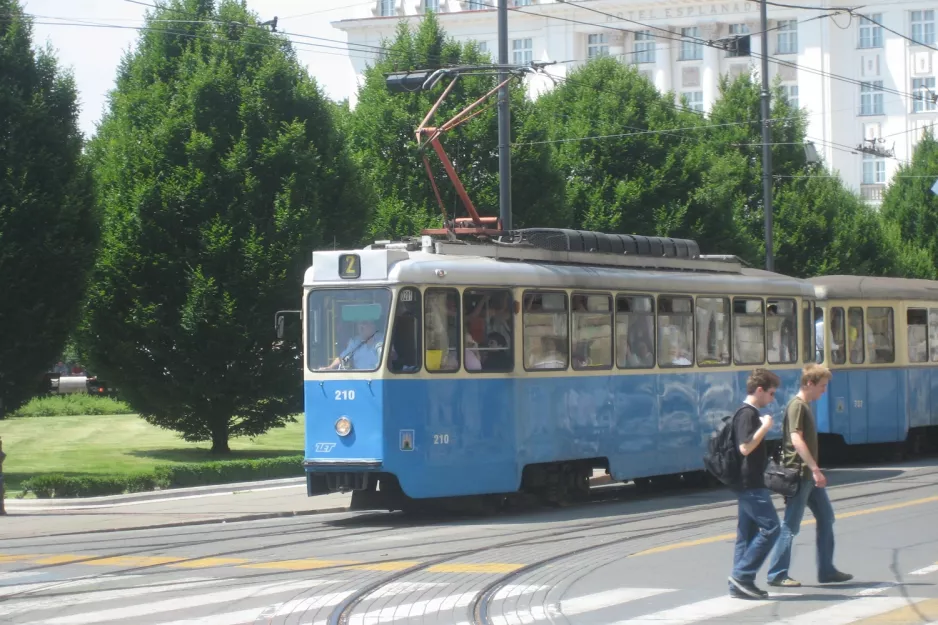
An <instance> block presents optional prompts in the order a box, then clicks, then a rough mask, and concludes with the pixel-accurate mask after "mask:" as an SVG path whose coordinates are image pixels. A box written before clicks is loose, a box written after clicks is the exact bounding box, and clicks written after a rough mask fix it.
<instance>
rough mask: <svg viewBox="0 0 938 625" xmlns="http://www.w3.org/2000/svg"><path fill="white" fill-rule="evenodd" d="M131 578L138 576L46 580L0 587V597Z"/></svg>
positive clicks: (96, 576) (101, 576)
mask: <svg viewBox="0 0 938 625" xmlns="http://www.w3.org/2000/svg"><path fill="white" fill-rule="evenodd" d="M133 577H140V575H120V576H117V575H95V576H92V577H78V578H74V579H67V580H58V579H47V580H46V581H44V582H30V583H28V584H16V585H11V586H0V597H8V596H10V595H18V594H20V593H28V592H32V591H34V590H46V589H49V590H56V591H59V590H62V589H63V588H73V587H75V586H90V585H92V584H103V583H104V582H108V581H113V580H115V579H121V580H125V579H130V578H133ZM16 599H18V597H14V598H13V599H9V601H13V600H16Z"/></svg>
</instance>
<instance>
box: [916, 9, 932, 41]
mask: <svg viewBox="0 0 938 625" xmlns="http://www.w3.org/2000/svg"><path fill="white" fill-rule="evenodd" d="M912 40H913V41H914V42H915V43H920V44H922V45H924V46H931V45H934V44H935V12H934V11H912Z"/></svg>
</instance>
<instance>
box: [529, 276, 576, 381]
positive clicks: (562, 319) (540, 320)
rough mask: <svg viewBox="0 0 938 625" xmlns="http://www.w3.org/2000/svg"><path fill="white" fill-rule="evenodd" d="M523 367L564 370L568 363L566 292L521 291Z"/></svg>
mask: <svg viewBox="0 0 938 625" xmlns="http://www.w3.org/2000/svg"><path fill="white" fill-rule="evenodd" d="M523 303H524V319H523V323H524V367H525V369H549V370H560V369H566V368H567V364H568V363H569V353H568V352H569V335H568V328H567V325H568V316H567V294H566V293H554V292H549V293H546V292H540V293H538V292H530V291H529V292H527V293H525V294H524V300H523Z"/></svg>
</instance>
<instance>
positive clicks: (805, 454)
mask: <svg viewBox="0 0 938 625" xmlns="http://www.w3.org/2000/svg"><path fill="white" fill-rule="evenodd" d="M791 444H792V447H794V448H795V451H797V452H798V455H799V456H801V459H802V460H804V463H805V464H806V465H808V468H809V469H811V477H813V478H814V482H815V483H816V484H817V485H818V487H819V488H824V486H825V485H827V478H826V477H824V474H823V473H821V467H819V466H818V464H817V461H816V460H815V459H814V456H812V455H811V450H809V449H808V444H807V443H805V442H804V437H803V436H802V435H801V432H792V433H791Z"/></svg>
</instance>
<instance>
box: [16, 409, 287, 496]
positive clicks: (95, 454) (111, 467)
mask: <svg viewBox="0 0 938 625" xmlns="http://www.w3.org/2000/svg"><path fill="white" fill-rule="evenodd" d="M0 437H2V439H3V451H4V452H5V453H6V454H7V457H6V460H5V461H4V463H3V474H4V479H5V481H6V489H7V491H19V490H20V483H21V482H22V481H23V480H26V479H28V478H30V477H34V476H36V475H42V474H49V473H60V474H64V475H89V474H91V475H103V474H124V473H128V472H133V471H142V470H148V469H152V468H154V467H155V466H156V465H160V464H163V465H165V464H177V463H188V462H208V461H215V460H240V459H254V458H271V457H277V456H291V455H300V454H302V453H303V440H304V438H303V437H304V426H303V422H302V419H301V418H298V419H297V422H296V423H290V424H288V425H287V426H286V427H284V428H277V429H274V430H271V431H269V432H268V433H266V434H263V435H262V436H259V437H257V438H256V439H254V440H253V441H252V440H251V439H247V438H236V439H232V440H231V442H230V446H231V450H232V451H231V453H230V454H225V455H214V454H212V453H211V452H210V451H209V450H210V447H211V444H210V443H208V442H205V443H187V442H185V441H183V440H182V439H181V438H180V437H179V436H178V435H177V434H176V433H175V432H171V431H169V430H163V429H160V428H157V427H155V426H152V425H150V424H148V423H147V422H146V421H144V420H143V419H141V418H140V417H138V416H136V415H103V416H86V415H85V416H64V417H55V418H50V417H21V418H16V419H5V420H3V421H0ZM10 494H13V493H10ZM8 496H9V495H8Z"/></svg>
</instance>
